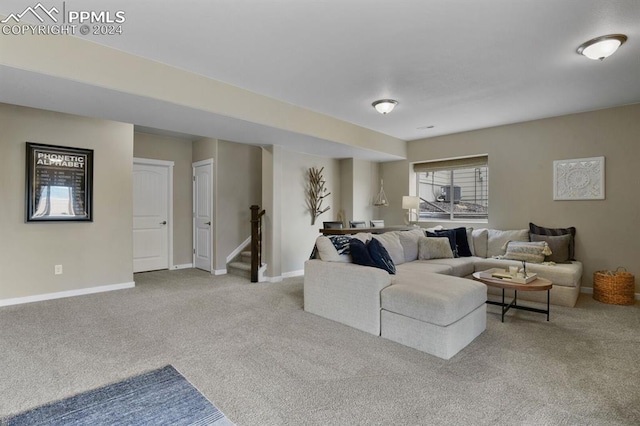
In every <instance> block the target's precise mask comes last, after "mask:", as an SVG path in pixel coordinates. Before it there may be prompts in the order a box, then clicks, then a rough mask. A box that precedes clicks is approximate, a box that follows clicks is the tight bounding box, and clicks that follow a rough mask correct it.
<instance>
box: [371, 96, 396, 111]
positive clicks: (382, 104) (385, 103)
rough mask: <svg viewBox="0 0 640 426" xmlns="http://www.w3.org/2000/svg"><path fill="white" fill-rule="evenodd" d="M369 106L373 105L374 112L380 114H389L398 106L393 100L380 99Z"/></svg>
mask: <svg viewBox="0 0 640 426" xmlns="http://www.w3.org/2000/svg"><path fill="white" fill-rule="evenodd" d="M371 105H373V107H374V108H375V109H376V111H378V112H379V113H380V114H389V113H390V112H391V111H393V109H394V108H395V107H396V105H398V101H395V100H393V99H380V100H378V101H375V102H374V103H372V104H371Z"/></svg>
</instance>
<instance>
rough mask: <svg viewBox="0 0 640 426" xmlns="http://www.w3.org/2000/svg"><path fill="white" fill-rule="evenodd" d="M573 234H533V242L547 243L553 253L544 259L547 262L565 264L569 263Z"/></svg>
mask: <svg viewBox="0 0 640 426" xmlns="http://www.w3.org/2000/svg"><path fill="white" fill-rule="evenodd" d="M571 239H572V236H571V234H565V235H536V234H531V241H545V242H546V243H547V244H549V248H550V249H551V251H552V253H551V254H550V255H549V256H546V257H545V258H544V261H545V262H555V263H565V262H568V261H569V246H570V244H571Z"/></svg>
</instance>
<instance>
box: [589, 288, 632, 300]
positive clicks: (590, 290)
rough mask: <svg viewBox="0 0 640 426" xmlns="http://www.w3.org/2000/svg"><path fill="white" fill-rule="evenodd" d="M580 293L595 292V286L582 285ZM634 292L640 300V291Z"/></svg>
mask: <svg viewBox="0 0 640 426" xmlns="http://www.w3.org/2000/svg"><path fill="white" fill-rule="evenodd" d="M580 293H584V294H593V288H592V287H580ZM634 294H635V299H636V300H640V293H634Z"/></svg>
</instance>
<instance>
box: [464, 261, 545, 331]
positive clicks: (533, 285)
mask: <svg viewBox="0 0 640 426" xmlns="http://www.w3.org/2000/svg"><path fill="white" fill-rule="evenodd" d="M473 279H475V280H477V281H480V282H482V283H484V284H486V285H488V286H491V287H497V288H501V289H502V303H500V302H493V301H491V300H487V303H488V304H490V305H498V306H501V307H502V322H504V314H506V313H507V311H509V309H511V308H513V309H522V310H523V311H530V312H538V313H541V314H547V321H549V291H550V290H551V287H553V283H552V282H551V281H549V280H547V279H545V278H537V279H536V280H534V281H531V282H530V283H527V284H518V283H512V282H510V281H506V280H501V279H500V278H481V277H480V272H475V273H474V274H473ZM506 289H512V290H513V300H512V301H511V302H510V303H505V301H504V291H505V290H506ZM544 290H546V291H547V309H546V310H544V309H538V308H532V307H529V306H522V305H518V291H544Z"/></svg>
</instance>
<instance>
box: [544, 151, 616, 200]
mask: <svg viewBox="0 0 640 426" xmlns="http://www.w3.org/2000/svg"><path fill="white" fill-rule="evenodd" d="M553 199H554V200H604V157H593V158H578V159H575V160H557V161H554V162H553Z"/></svg>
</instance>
